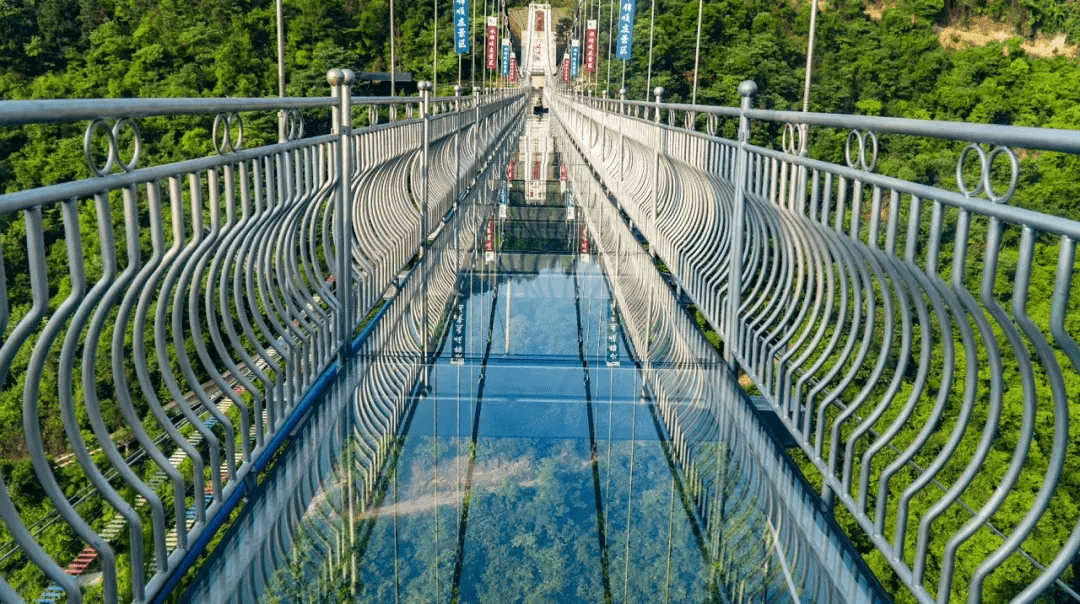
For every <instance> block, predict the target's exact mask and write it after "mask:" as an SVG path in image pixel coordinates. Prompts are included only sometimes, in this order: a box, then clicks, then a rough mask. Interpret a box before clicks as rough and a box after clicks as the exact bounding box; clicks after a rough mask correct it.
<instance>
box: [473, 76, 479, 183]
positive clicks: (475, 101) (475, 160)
mask: <svg viewBox="0 0 1080 604" xmlns="http://www.w3.org/2000/svg"><path fill="white" fill-rule="evenodd" d="M472 93H473V108H474V109H475V111H474V112H473V116H474V117H473V138H475V139H476V141H475V142H476V144H475V145H474V146H473V148H474V149H480V87H479V86H473V89H472ZM474 153H475V152H474ZM472 182H473V186H476V183H479V182H480V155H479V153H476V154H475V156H474V157H473V175H472Z"/></svg>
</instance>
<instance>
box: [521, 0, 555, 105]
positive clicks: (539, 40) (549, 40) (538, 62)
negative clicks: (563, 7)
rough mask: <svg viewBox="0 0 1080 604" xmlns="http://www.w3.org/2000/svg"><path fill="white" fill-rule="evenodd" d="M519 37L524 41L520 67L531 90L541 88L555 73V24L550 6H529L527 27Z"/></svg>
mask: <svg viewBox="0 0 1080 604" xmlns="http://www.w3.org/2000/svg"><path fill="white" fill-rule="evenodd" d="M521 37H522V39H523V40H524V47H523V48H522V54H523V55H524V65H523V66H522V67H523V68H524V69H525V73H526V74H528V75H529V83H530V84H532V86H533V88H543V87H544V85H545V84H546V83H547V79H548V78H549V77H554V76H553V74H554V73H555V71H556V65H555V50H554V49H555V22H554V21H553V20H552V18H551V5H550V4H530V5H529V22H528V27H527V28H526V31H525V32H524V33H523V35H522V36H521Z"/></svg>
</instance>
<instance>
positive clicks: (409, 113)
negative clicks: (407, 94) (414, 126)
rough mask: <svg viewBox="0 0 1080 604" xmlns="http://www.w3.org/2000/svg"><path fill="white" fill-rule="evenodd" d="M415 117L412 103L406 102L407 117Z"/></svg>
mask: <svg viewBox="0 0 1080 604" xmlns="http://www.w3.org/2000/svg"><path fill="white" fill-rule="evenodd" d="M412 118H413V106H412V103H405V119H407V120H411V119H412Z"/></svg>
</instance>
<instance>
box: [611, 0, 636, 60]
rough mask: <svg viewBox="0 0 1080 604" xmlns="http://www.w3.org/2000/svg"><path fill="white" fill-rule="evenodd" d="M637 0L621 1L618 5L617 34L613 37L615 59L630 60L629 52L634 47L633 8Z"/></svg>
mask: <svg viewBox="0 0 1080 604" xmlns="http://www.w3.org/2000/svg"><path fill="white" fill-rule="evenodd" d="M636 7H637V0H622V4H620V5H619V33H618V34H616V36H615V42H616V44H615V46H616V51H615V57H616V58H619V59H624V60H626V61H629V60H630V50H631V48H632V47H633V45H634V8H636Z"/></svg>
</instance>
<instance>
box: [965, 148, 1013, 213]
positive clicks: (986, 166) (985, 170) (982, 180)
mask: <svg viewBox="0 0 1080 604" xmlns="http://www.w3.org/2000/svg"><path fill="white" fill-rule="evenodd" d="M972 151H975V152H976V153H978V155H979V184H978V186H976V187H975V188H974V189H968V186H967V182H966V181H965V179H964V161H966V160H967V157H968V154H969V153H971V152H972ZM1003 153H1004V154H1005V156H1006V157H1008V158H1009V188H1008V190H1006V191H1005V193H1004V194H1002V195H998V194H997V193H996V192H995V191H994V185H993V183H991V182H990V171H991V169H992V168H993V167H994V160H995V159H997V157H998V156H999V155H1001V154H1003ZM1019 178H1020V159H1019V158H1018V157H1017V156H1016V152H1015V151H1013V150H1012V149H1011V148H1009V147H1002V146H999V147H994V150H993V151H991V152H990V153H989V154H987V153H986V151H985V150H984V149H983V148H982V147H981V146H980V145H978V144H976V143H972V144H970V145H968V146H967V147H964V150H963V151H961V152H960V158H959V159H957V160H956V187H957V188H958V189H960V193H961V194H962V195H964V196H966V197H978V196H979V195H980V194H982V193H984V192H985V193H986V199H988V200H989V201H990V202H991V203H1008V202H1009V200H1010V199H1012V196H1013V194H1014V193H1016V183H1017V181H1018V180H1019Z"/></svg>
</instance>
